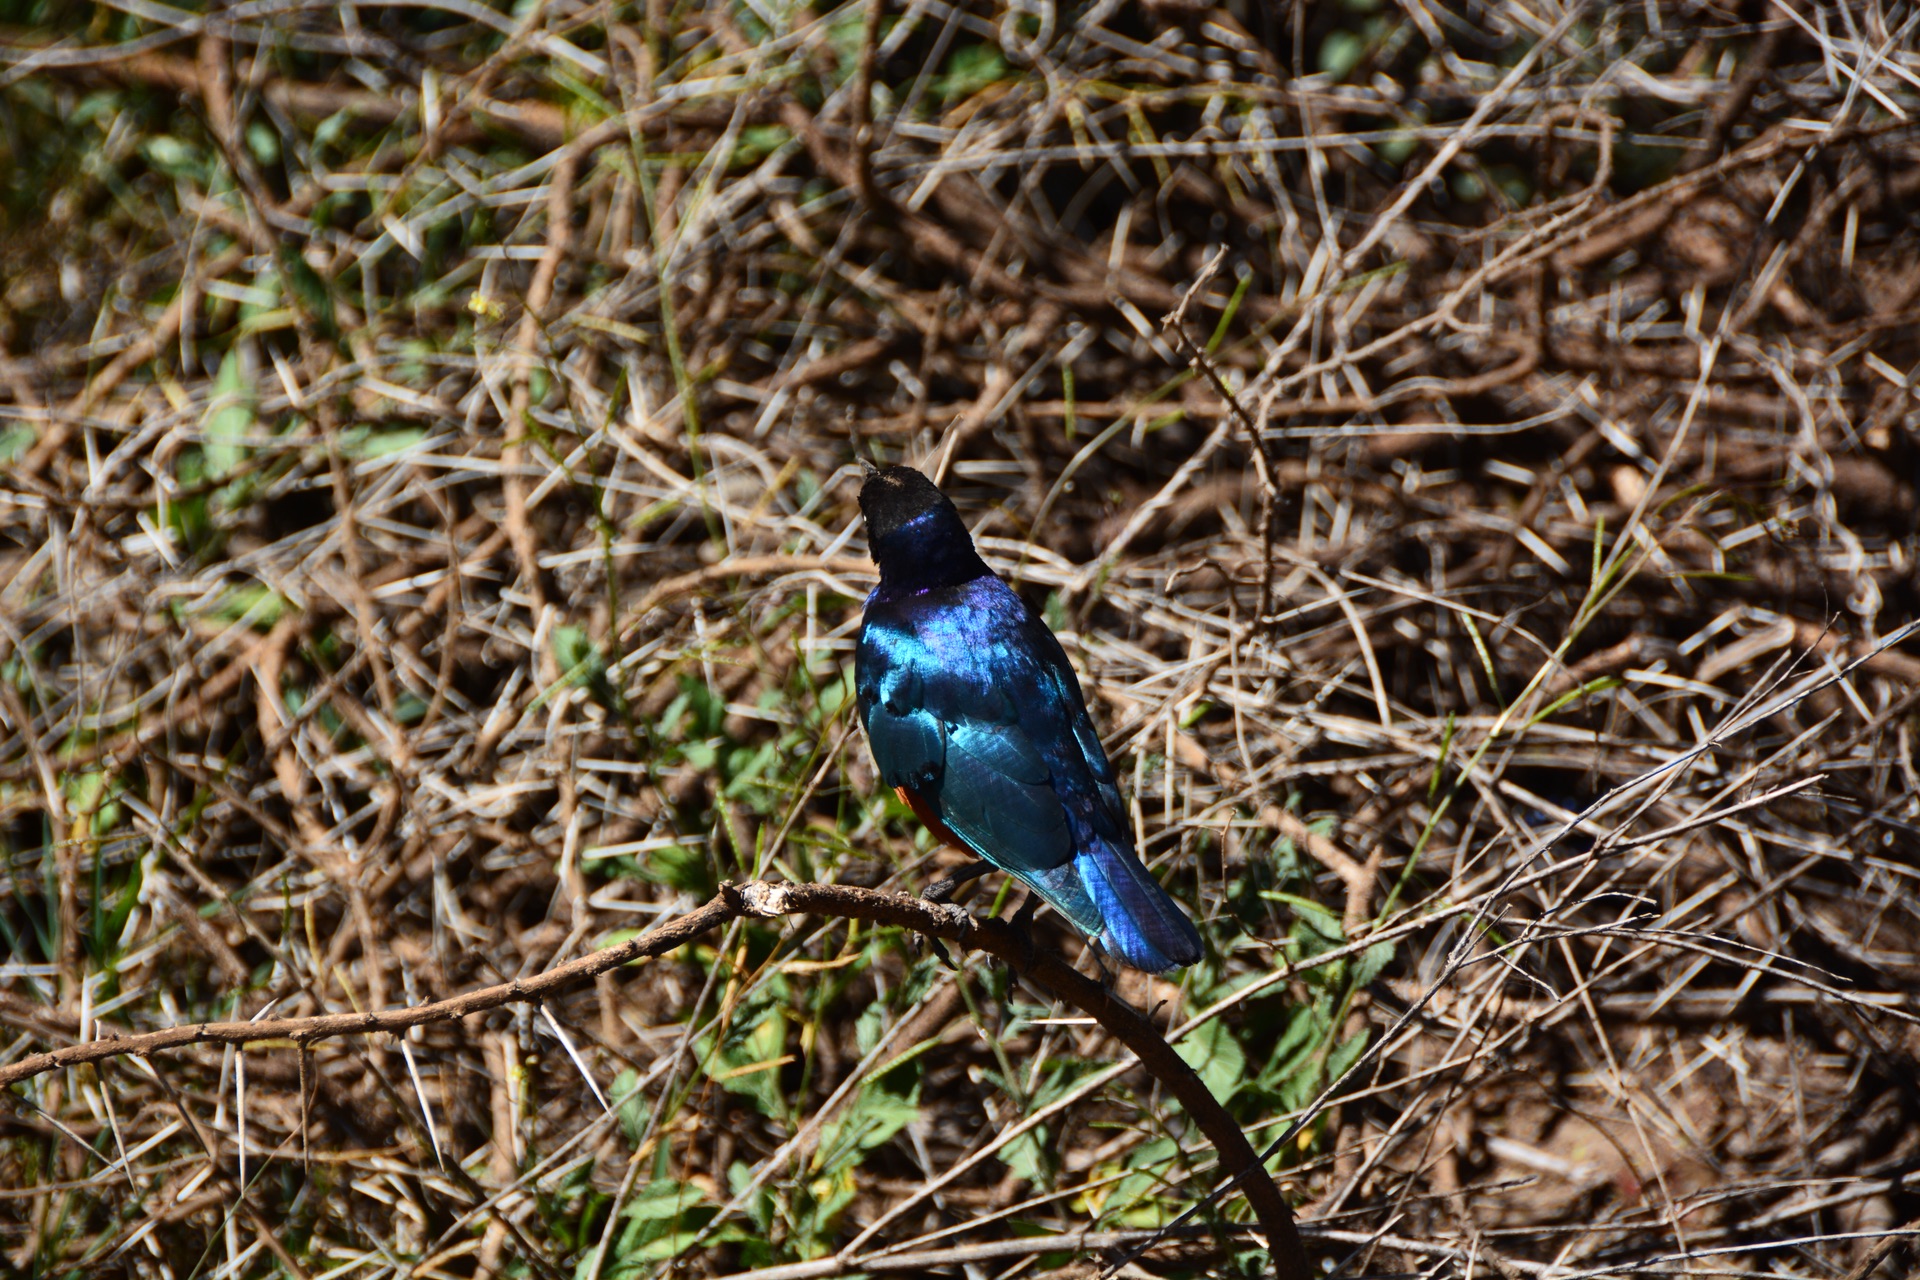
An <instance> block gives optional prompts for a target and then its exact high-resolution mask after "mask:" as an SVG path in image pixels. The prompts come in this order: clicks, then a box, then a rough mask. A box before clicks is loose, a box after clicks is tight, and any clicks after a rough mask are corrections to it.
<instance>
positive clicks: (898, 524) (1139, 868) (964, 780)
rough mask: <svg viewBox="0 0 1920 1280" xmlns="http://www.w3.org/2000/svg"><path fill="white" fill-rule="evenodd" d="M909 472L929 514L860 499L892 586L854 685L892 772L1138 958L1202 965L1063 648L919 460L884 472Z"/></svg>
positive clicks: (870, 733)
mask: <svg viewBox="0 0 1920 1280" xmlns="http://www.w3.org/2000/svg"><path fill="white" fill-rule="evenodd" d="M902 472H904V473H906V475H907V476H910V477H911V480H912V481H914V482H918V485H920V486H924V492H925V493H930V494H931V495H932V498H930V499H923V500H922V507H921V508H920V509H918V510H917V511H909V512H908V514H907V515H906V516H904V517H902V516H901V514H900V512H899V511H889V510H887V509H886V508H885V507H884V506H883V507H881V509H880V512H879V515H878V517H877V516H876V509H875V506H874V505H872V504H870V502H869V497H870V494H869V490H871V489H873V487H874V486H875V485H876V484H880V483H882V481H880V480H874V479H870V480H869V481H868V482H867V487H866V488H865V489H863V490H862V492H861V505H862V507H863V509H865V510H866V512H867V516H868V526H869V535H870V537H871V538H872V542H873V546H874V548H875V557H876V559H878V560H879V562H880V567H881V582H880V586H879V588H878V589H876V590H875V591H874V593H873V594H872V595H871V596H870V597H868V600H867V607H866V613H865V616H864V617H863V619H862V622H861V628H860V639H859V643H858V646H857V648H856V650H855V655H854V669H855V688H856V693H857V703H858V706H859V710H860V717H861V721H862V723H863V724H864V725H865V726H866V730H867V740H868V742H869V744H870V745H871V746H872V749H873V757H874V761H875V763H876V764H878V765H879V768H880V776H881V779H882V780H883V781H884V782H885V783H886V784H887V785H888V786H890V787H902V788H905V789H906V790H908V791H909V792H911V793H912V794H913V795H914V796H915V797H916V798H917V799H918V800H919V801H920V802H921V803H923V804H924V805H926V806H928V807H929V808H930V809H931V811H932V812H933V814H935V815H936V816H937V817H938V818H939V819H940V821H941V822H942V823H943V824H944V825H945V826H946V827H947V828H948V829H949V830H950V831H951V832H952V833H953V834H954V835H955V836H957V837H958V838H959V839H960V840H961V841H962V842H963V843H964V844H965V845H966V846H967V848H968V849H969V850H971V851H972V852H973V853H974V854H975V855H977V856H978V857H980V858H982V859H984V860H985V861H987V862H988V863H991V864H992V865H993V866H995V867H998V868H999V869H1000V870H1002V871H1005V872H1007V873H1009V874H1011V875H1013V876H1015V877H1017V878H1018V879H1020V880H1021V881H1022V882H1023V883H1024V884H1026V885H1027V886H1028V887H1029V888H1031V889H1032V890H1033V891H1034V892H1035V893H1037V894H1039V895H1040V897H1041V898H1042V899H1043V900H1044V901H1046V902H1047V903H1049V904H1050V905H1051V906H1052V907H1053V908H1054V909H1055V910H1056V911H1058V912H1060V914H1061V915H1063V916H1065V917H1066V918H1067V919H1068V920H1069V921H1071V922H1072V923H1073V925H1074V927H1075V928H1077V929H1079V930H1080V931H1081V932H1083V933H1085V934H1087V935H1088V936H1090V937H1092V938H1094V939H1096V940H1097V941H1098V942H1100V943H1101V945H1103V946H1104V947H1106V948H1107V949H1108V950H1110V951H1112V952H1114V953H1115V954H1117V955H1118V956H1119V957H1120V958H1121V959H1122V960H1124V961H1126V962H1127V963H1128V964H1130V965H1133V966H1134V967H1135V968H1138V969H1145V970H1149V971H1151V972H1156V973H1163V972H1166V971H1168V970H1170V969H1175V968H1179V967H1180V966H1183V965H1189V964H1192V963H1194V962H1195V961H1196V960H1198V959H1199V958H1200V956H1201V946H1200V935H1199V933H1198V931H1196V930H1195V929H1194V927H1193V923H1192V922H1191V921H1190V920H1188V919H1187V916H1186V914H1185V913H1184V912H1183V911H1181V909H1180V908H1179V906H1178V905H1176V904H1175V903H1174V901H1173V899H1172V898H1170V897H1169V896H1168V895H1167V892H1166V890H1164V889H1162V888H1161V887H1160V885H1159V883H1158V882H1157V881H1156V880H1154V878H1153V877H1152V875H1150V874H1149V873H1148V871H1147V869H1146V867H1145V866H1144V865H1142V864H1141V862H1140V859H1139V857H1138V855H1136V854H1135V853H1134V850H1133V841H1132V832H1131V824H1129V822H1128V821H1127V813H1126V808H1125V806H1124V804H1123V803H1122V801H1121V798H1120V790H1119V787H1118V785H1117V780H1116V778H1115V776H1114V772H1113V766H1112V764H1111V763H1110V762H1109V761H1108V760H1107V756H1106V752H1105V751H1104V750H1103V749H1102V748H1101V746H1100V739H1099V735H1098V734H1097V733H1096V732H1095V731H1094V727H1093V720H1092V718H1091V717H1090V716H1089V715H1088V714H1087V708H1086V703H1085V701H1084V700H1083V699H1082V697H1081V693H1080V685H1079V681H1078V680H1077V679H1076V678H1075V676H1074V674H1073V668H1072V666H1071V664H1069V663H1068V661H1067V656H1066V653H1065V652H1064V651H1063V650H1062V649H1061V648H1060V642H1059V641H1058V640H1057V639H1055V638H1054V636H1053V633H1052V632H1051V631H1049V630H1047V628H1046V626H1045V625H1044V624H1043V623H1041V622H1040V621H1039V619H1037V618H1035V617H1034V616H1033V614H1032V613H1031V612H1030V611H1029V610H1028V609H1027V607H1026V604H1025V603H1024V602H1023V601H1022V600H1021V599H1020V598H1019V597H1018V596H1017V595H1015V594H1014V593H1013V591H1012V590H1011V589H1010V588H1009V587H1008V586H1007V585H1006V584H1005V583H1004V582H1002V581H1001V580H1000V579H999V578H998V577H996V576H995V575H994V574H993V573H992V572H991V571H989V570H988V569H987V567H986V565H985V564H984V563H983V562H981V561H980V560H979V558H978V556H977V554H975V553H974V550H973V546H972V541H971V539H969V538H968V537H967V534H966V528H965V526H964V525H962V524H961V523H960V520H959V516H958V514H957V513H954V512H953V508H952V506H951V504H948V503H946V500H945V498H944V497H941V496H940V495H939V493H938V490H935V489H933V487H932V486H931V485H929V484H927V483H926V481H925V479H924V478H923V477H920V476H919V475H918V473H914V472H907V470H906V468H888V469H887V471H885V472H881V473H878V474H879V475H880V476H888V475H891V474H894V473H902ZM903 483H910V482H903ZM921 492H922V491H921V490H918V489H916V490H915V494H916V495H917V494H919V493H921ZM881 498H882V500H887V499H889V498H890V495H887V494H882V495H881ZM956 539H957V540H958V541H956Z"/></svg>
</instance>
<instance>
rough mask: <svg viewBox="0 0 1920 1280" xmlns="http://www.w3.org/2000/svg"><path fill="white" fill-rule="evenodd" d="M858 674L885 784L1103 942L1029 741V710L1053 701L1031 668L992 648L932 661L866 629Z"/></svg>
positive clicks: (1050, 782) (917, 648) (912, 642)
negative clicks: (897, 789) (910, 795)
mask: <svg viewBox="0 0 1920 1280" xmlns="http://www.w3.org/2000/svg"><path fill="white" fill-rule="evenodd" d="M856 664H857V667H858V673H857V686H858V693H859V705H860V711H861V715H862V718H863V719H864V720H865V722H866V726H867V738H868V741H869V742H870V743H871V744H872V746H873V758H874V761H875V763H877V764H878V765H879V766H880V776H881V779H882V781H884V782H885V783H886V784H887V785H888V786H890V787H904V788H905V789H907V790H908V791H909V792H911V793H913V794H914V795H915V796H917V797H918V798H919V799H920V800H921V802H923V803H925V804H927V805H928V806H929V807H930V808H931V809H932V810H933V811H934V812H935V813H937V814H938V815H939V817H940V820H941V821H942V822H943V823H945V824H946V826H947V827H948V829H950V830H951V831H952V832H953V833H954V834H955V835H956V836H958V837H960V839H961V840H963V841H965V842H966V844H967V846H968V847H969V848H970V849H972V850H973V852H974V853H976V854H978V855H979V856H980V857H982V858H984V859H986V860H987V861H988V862H990V863H992V864H993V865H994V866H996V867H999V868H1000V869H1001V870H1002V871H1006V872H1010V873H1011V874H1013V875H1016V876H1018V877H1019V878H1020V879H1022V880H1024V881H1025V882H1026V883H1027V884H1029V885H1030V886H1032V887H1033V888H1034V889H1036V890H1038V891H1039V892H1040V894H1041V896H1042V897H1044V898H1045V899H1046V900H1047V901H1048V902H1050V903H1052V904H1053V906H1054V907H1055V908H1056V909H1057V910H1059V911H1060V912H1061V913H1062V914H1064V915H1066V916H1067V917H1068V919H1070V920H1072V921H1073V923H1074V924H1075V925H1076V926H1077V927H1079V928H1080V929H1082V930H1084V931H1086V932H1088V933H1097V932H1099V930H1100V927H1101V921H1100V914H1099V911H1098V909H1097V908H1096V907H1095V906H1094V904H1093V901H1092V899H1091V898H1089V897H1088V896H1087V892H1086V889H1085V887H1084V886H1083V885H1082V884H1081V883H1080V878H1079V876H1078V875H1077V874H1076V873H1075V872H1074V870H1073V859H1074V854H1075V847H1074V836H1073V829H1072V826H1071V824H1070V823H1069V821H1068V815H1067V809H1066V806H1065V804H1064V803H1063V802H1062V799H1061V796H1060V794H1059V792H1058V791H1057V790H1056V782H1057V779H1056V778H1055V776H1054V770H1053V769H1052V767H1051V766H1050V765H1049V764H1048V762H1047V755H1046V753H1045V752H1043V751H1042V749H1041V747H1040V745H1039V744H1038V743H1036V741H1035V740H1034V737H1033V735H1032V733H1031V732H1030V711H1031V707H1032V705H1033V704H1034V702H1035V701H1036V700H1039V699H1045V698H1047V697H1049V696H1050V695H1049V693H1048V692H1047V691H1045V690H1043V689H1042V688H1041V687H1040V683H1039V682H1038V681H1037V680H1036V679H1035V677H1036V676H1038V675H1039V674H1040V673H1039V672H1037V671H1036V670H1035V669H1034V664H1033V663H1032V662H1031V660H1030V657H1029V656H1028V655H1022V654H1019V653H1017V652H1010V651H1009V650H1007V649H1005V648H1001V647H998V646H996V647H994V649H993V650H992V651H991V652H969V653H967V654H965V655H964V656H962V657H960V658H958V659H957V660H954V659H952V658H948V659H947V660H943V661H935V660H934V659H933V656H932V655H931V654H930V653H928V652H927V651H926V650H925V648H924V646H923V645H922V644H921V643H920V642H919V640H918V639H917V638H916V637H915V636H913V635H912V634H909V633H901V632H896V631H890V630H887V629H884V628H878V627H869V628H868V629H867V630H866V632H865V633H864V634H863V635H862V637H861V641H860V646H859V649H858V650H857V651H856ZM1023 706H1024V707H1026V708H1028V711H1029V714H1028V715H1023V714H1022V709H1023ZM1060 728H1061V729H1065V728H1066V726H1065V725H1061V726H1060Z"/></svg>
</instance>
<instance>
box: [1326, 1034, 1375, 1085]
mask: <svg viewBox="0 0 1920 1280" xmlns="http://www.w3.org/2000/svg"><path fill="white" fill-rule="evenodd" d="M1367 1036H1368V1032H1367V1030H1366V1029H1364V1028H1363V1029H1362V1030H1360V1031H1357V1032H1355V1033H1354V1034H1353V1035H1351V1036H1349V1037H1348V1038H1347V1039H1345V1040H1343V1041H1342V1042H1341V1043H1340V1044H1339V1045H1337V1046H1336V1047H1335V1048H1334V1051H1333V1052H1332V1053H1330V1054H1328V1055H1327V1079H1328V1080H1338V1079H1339V1078H1340V1077H1341V1076H1343V1075H1345V1074H1347V1069H1348V1068H1349V1067H1351V1066H1353V1064H1354V1063H1356V1062H1358V1061H1359V1060H1360V1055H1361V1054H1362V1053H1365V1052H1366V1049H1367Z"/></svg>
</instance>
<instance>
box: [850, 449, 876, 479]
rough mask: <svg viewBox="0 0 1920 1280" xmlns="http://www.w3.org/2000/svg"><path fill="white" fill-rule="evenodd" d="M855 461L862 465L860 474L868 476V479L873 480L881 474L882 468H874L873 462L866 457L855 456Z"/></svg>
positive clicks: (862, 455)
mask: <svg viewBox="0 0 1920 1280" xmlns="http://www.w3.org/2000/svg"><path fill="white" fill-rule="evenodd" d="M854 461H855V462H858V463H859V464H860V474H862V475H864V476H866V477H867V478H868V479H872V478H873V477H874V476H877V475H879V474H880V468H878V467H876V466H874V465H873V462H872V460H871V459H869V458H867V457H866V455H864V454H859V455H855V457H854Z"/></svg>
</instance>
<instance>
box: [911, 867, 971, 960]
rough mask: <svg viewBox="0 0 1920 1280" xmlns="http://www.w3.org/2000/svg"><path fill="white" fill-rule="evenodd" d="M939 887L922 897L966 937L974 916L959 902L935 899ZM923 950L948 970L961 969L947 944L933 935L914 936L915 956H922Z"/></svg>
mask: <svg viewBox="0 0 1920 1280" xmlns="http://www.w3.org/2000/svg"><path fill="white" fill-rule="evenodd" d="M939 887H940V886H939V885H938V884H935V885H933V886H931V887H929V889H928V890H927V892H926V893H923V894H921V895H920V896H921V897H922V898H923V899H925V900H926V902H927V905H928V906H930V907H932V908H933V909H934V911H935V913H936V914H938V915H941V916H944V917H945V918H946V921H947V923H948V924H950V925H952V926H953V928H954V929H955V930H956V931H957V932H959V933H960V934H961V935H963V936H964V935H965V933H966V931H967V930H968V929H969V928H971V927H972V925H973V916H972V915H971V914H970V913H969V912H968V911H967V909H966V908H965V907H963V906H961V905H960V904H959V903H957V902H947V901H944V900H942V899H939V898H935V897H933V896H932V894H933V890H934V889H937V888H939ZM948 892H952V890H951V888H949V890H948ZM922 948H925V950H927V951H931V952H932V953H933V954H934V955H935V956H937V957H939V960H940V963H941V964H944V965H945V966H947V968H949V969H958V968H959V967H960V966H959V965H958V964H956V963H955V962H954V959H953V957H952V956H951V955H949V954H948V952H947V948H946V944H945V942H944V941H943V940H942V939H940V938H937V937H935V936H934V935H933V934H930V933H916V934H914V935H913V951H914V954H915V955H916V956H917V955H920V954H922Z"/></svg>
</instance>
